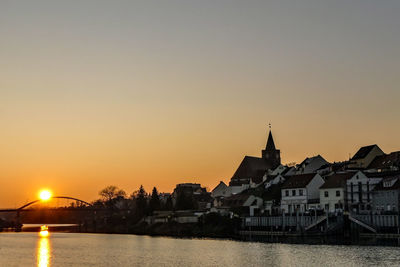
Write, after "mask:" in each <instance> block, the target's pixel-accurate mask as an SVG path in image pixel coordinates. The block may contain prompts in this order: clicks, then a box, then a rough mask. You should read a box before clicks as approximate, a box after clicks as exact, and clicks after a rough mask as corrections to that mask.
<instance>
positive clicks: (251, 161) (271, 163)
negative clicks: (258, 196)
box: [229, 130, 281, 189]
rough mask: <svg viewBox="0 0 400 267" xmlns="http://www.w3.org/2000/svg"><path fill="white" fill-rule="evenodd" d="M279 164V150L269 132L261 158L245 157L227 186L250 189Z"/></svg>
mask: <svg viewBox="0 0 400 267" xmlns="http://www.w3.org/2000/svg"><path fill="white" fill-rule="evenodd" d="M280 164H281V156H280V150H279V149H276V147H275V143H274V139H273V137H272V132H271V130H270V131H269V135H268V140H267V145H266V146H265V149H263V150H262V151H261V158H258V157H251V156H245V157H244V159H243V160H242V162H241V163H240V165H239V167H238V168H237V170H236V171H235V173H234V174H233V176H232V178H231V181H230V182H229V186H236V187H238V186H239V187H242V186H244V189H246V188H248V187H250V184H253V185H257V184H260V183H262V182H263V177H264V174H265V173H266V172H267V170H269V169H276V168H277V167H278V166H279V165H280Z"/></svg>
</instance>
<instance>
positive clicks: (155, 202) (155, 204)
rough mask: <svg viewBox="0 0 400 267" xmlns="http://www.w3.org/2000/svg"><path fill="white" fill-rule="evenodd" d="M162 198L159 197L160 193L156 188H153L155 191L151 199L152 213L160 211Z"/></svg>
mask: <svg viewBox="0 0 400 267" xmlns="http://www.w3.org/2000/svg"><path fill="white" fill-rule="evenodd" d="M160 206H161V204H160V197H159V195H158V191H157V188H156V187H153V191H152V193H151V198H150V211H151V212H153V211H155V210H159V209H160Z"/></svg>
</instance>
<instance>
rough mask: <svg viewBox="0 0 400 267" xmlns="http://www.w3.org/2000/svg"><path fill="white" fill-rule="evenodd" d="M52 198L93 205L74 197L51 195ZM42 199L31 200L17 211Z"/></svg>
mask: <svg viewBox="0 0 400 267" xmlns="http://www.w3.org/2000/svg"><path fill="white" fill-rule="evenodd" d="M51 198H61V199H69V200H75V201H78V202H80V203H83V204H86V205H88V206H92V204H90V203H88V202H86V201H84V200H82V199H79V198H74V197H66V196H54V197H51ZM42 201H43V200H41V199H36V200H34V201H31V202H29V203H27V204H25V205H23V206H21V207H19V208H18V209H17V211H21V210H23V209H24V208H26V207H29V206H31V205H33V204H36V203H38V202H42Z"/></svg>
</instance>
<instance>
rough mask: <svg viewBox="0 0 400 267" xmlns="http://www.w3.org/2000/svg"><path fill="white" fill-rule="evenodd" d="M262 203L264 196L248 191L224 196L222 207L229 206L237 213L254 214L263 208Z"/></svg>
mask: <svg viewBox="0 0 400 267" xmlns="http://www.w3.org/2000/svg"><path fill="white" fill-rule="evenodd" d="M262 205H263V201H262V198H260V197H258V196H256V195H254V194H250V193H247V192H246V193H240V194H236V195H232V196H230V197H227V198H224V199H223V205H222V207H224V208H228V209H230V210H231V211H233V212H234V213H236V214H245V215H250V216H254V214H255V213H258V212H259V211H260V210H261V208H262Z"/></svg>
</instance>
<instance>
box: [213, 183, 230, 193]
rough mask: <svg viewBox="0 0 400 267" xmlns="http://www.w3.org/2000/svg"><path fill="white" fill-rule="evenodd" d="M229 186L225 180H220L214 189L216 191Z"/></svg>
mask: <svg viewBox="0 0 400 267" xmlns="http://www.w3.org/2000/svg"><path fill="white" fill-rule="evenodd" d="M227 187H228V186H227V185H226V184H225V183H224V182H223V181H220V182H219V184H218V185H217V186H216V187H215V188H214V189H213V190H212V191H215V190H217V189H219V188H227Z"/></svg>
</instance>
